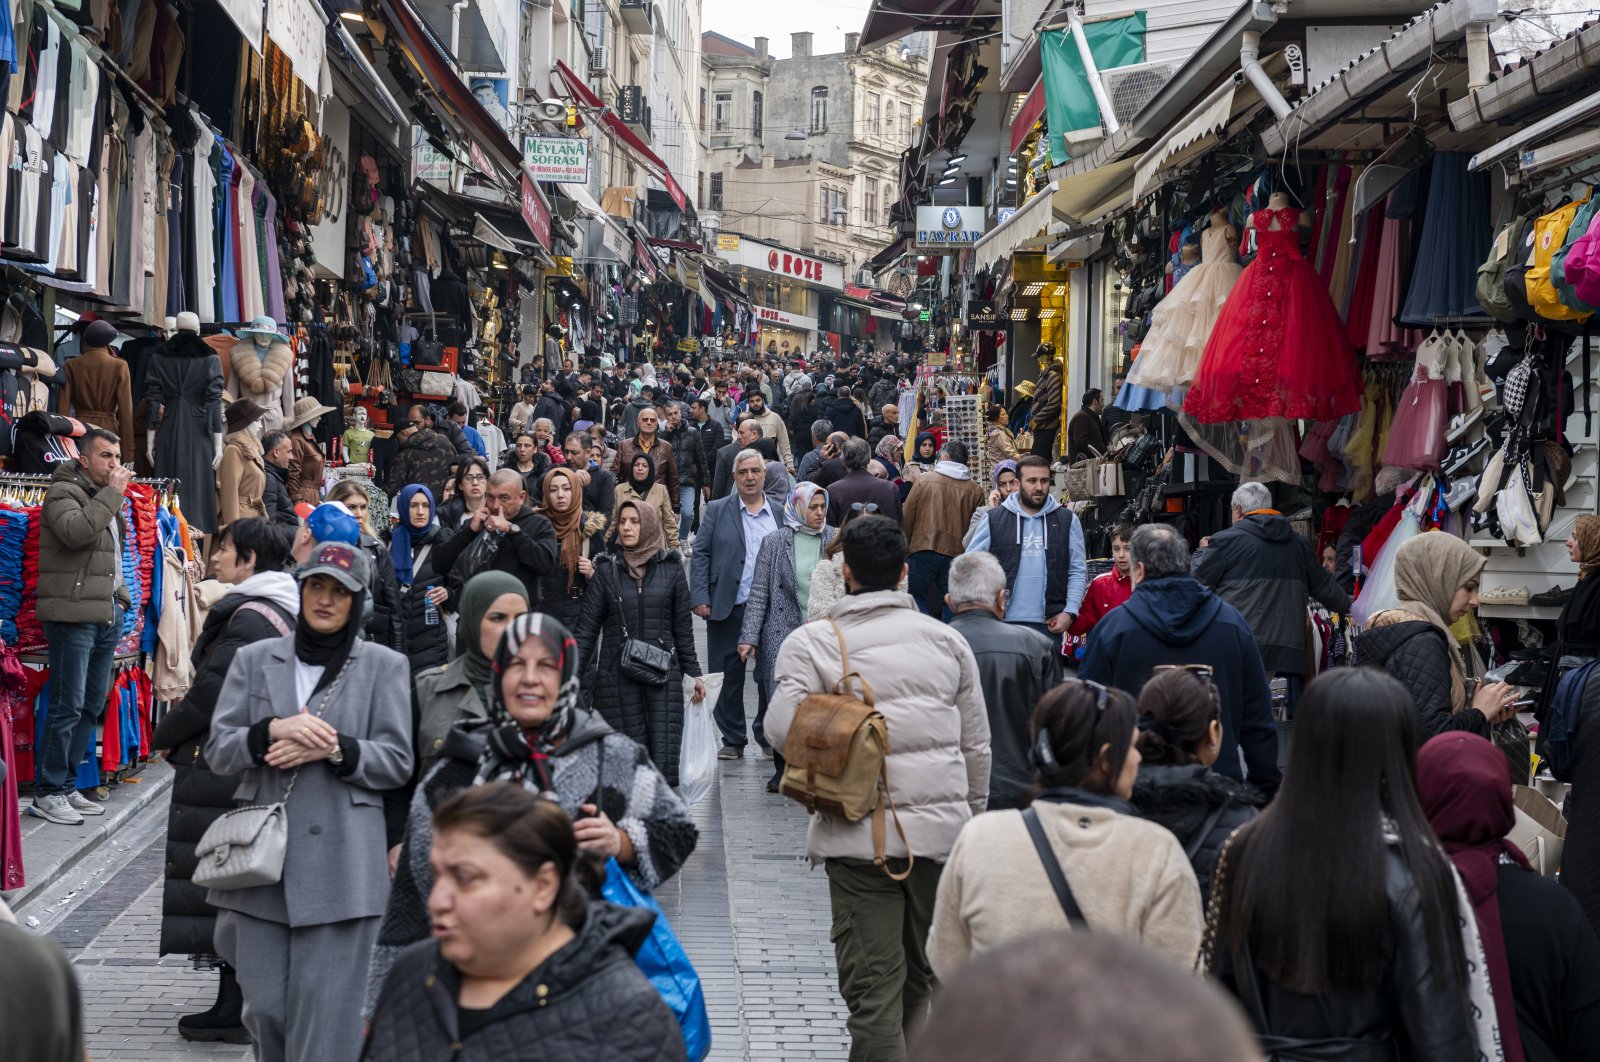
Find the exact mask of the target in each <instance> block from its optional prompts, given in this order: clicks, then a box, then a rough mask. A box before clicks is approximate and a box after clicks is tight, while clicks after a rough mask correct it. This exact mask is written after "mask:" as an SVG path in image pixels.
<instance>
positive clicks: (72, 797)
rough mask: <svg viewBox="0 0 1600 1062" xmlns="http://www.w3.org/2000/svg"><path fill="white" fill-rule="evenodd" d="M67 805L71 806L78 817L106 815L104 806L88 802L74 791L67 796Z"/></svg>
mask: <svg viewBox="0 0 1600 1062" xmlns="http://www.w3.org/2000/svg"><path fill="white" fill-rule="evenodd" d="M67 803H68V804H71V805H72V809H73V810H74V811H76V812H77V813H78V814H80V815H104V814H105V813H106V808H105V805H104V804H101V803H99V802H97V801H94V800H90V799H89V798H88V797H86V796H84V795H83V794H82V793H80V792H78V791H77V790H76V789H74V790H73V791H72V792H70V793H68V794H67Z"/></svg>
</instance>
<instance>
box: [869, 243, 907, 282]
mask: <svg viewBox="0 0 1600 1062" xmlns="http://www.w3.org/2000/svg"><path fill="white" fill-rule="evenodd" d="M910 246H911V237H910V236H901V237H899V238H897V239H896V240H895V241H894V242H893V243H891V244H889V246H887V247H885V248H884V249H883V250H881V251H879V252H878V253H877V254H875V255H873V256H872V257H871V258H869V259H868V260H867V264H866V266H865V268H867V269H870V270H871V271H872V273H873V275H874V276H876V275H877V274H879V273H882V272H883V271H884V270H885V269H888V268H889V267H890V266H892V265H894V264H895V263H896V262H898V261H899V260H900V258H901V256H902V255H904V254H905V253H906V251H907V250H908V249H909V248H910Z"/></svg>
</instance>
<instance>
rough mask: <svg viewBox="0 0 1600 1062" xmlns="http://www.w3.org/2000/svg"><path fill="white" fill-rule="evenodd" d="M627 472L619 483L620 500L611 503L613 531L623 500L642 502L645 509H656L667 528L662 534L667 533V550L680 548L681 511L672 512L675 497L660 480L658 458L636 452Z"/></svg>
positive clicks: (658, 517) (662, 525) (662, 523)
mask: <svg viewBox="0 0 1600 1062" xmlns="http://www.w3.org/2000/svg"><path fill="white" fill-rule="evenodd" d="M623 472H624V475H623V478H622V480H621V481H620V482H619V483H618V484H617V492H616V500H615V501H614V502H613V503H612V505H611V526H612V528H613V530H614V529H615V528H616V525H617V515H618V514H619V513H621V512H622V505H623V503H624V502H638V503H639V504H640V506H641V507H643V508H647V509H654V510H655V512H656V522H657V523H659V524H660V525H661V527H662V528H663V529H664V530H663V532H662V533H663V534H664V535H665V536H666V547H667V549H670V550H676V549H677V548H678V514H677V513H675V512H673V511H672V497H671V495H669V494H668V493H667V485H666V484H665V483H658V482H656V463H655V460H654V459H653V458H651V456H650V455H649V454H647V453H643V452H638V453H635V454H634V455H633V460H632V461H631V462H629V464H628V467H627V468H625V469H624V470H623Z"/></svg>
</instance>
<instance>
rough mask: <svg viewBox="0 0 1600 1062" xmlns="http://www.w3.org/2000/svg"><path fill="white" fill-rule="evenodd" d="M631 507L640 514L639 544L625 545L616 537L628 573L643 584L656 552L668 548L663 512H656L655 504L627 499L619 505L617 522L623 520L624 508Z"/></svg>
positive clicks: (635, 580) (618, 550) (619, 522)
mask: <svg viewBox="0 0 1600 1062" xmlns="http://www.w3.org/2000/svg"><path fill="white" fill-rule="evenodd" d="M627 508H631V509H633V511H634V512H636V513H638V514H639V544H638V545H637V546H631V547H630V546H624V545H623V544H622V540H621V539H620V538H615V537H614V541H615V542H616V544H617V552H618V553H620V554H622V562H623V563H624V564H626V565H627V566H628V574H629V575H632V576H633V581H634V582H636V583H639V584H641V585H643V583H644V575H645V572H646V571H648V570H649V568H650V562H651V561H653V560H655V558H656V554H658V553H660V552H661V551H662V550H663V549H665V548H666V545H667V540H666V536H665V535H664V534H663V533H662V531H661V514H660V513H658V512H656V507H655V506H654V505H644V504H642V503H640V502H637V501H631V500H630V501H625V502H623V503H622V504H621V505H619V506H617V523H618V524H619V525H620V524H621V522H622V510H623V509H627Z"/></svg>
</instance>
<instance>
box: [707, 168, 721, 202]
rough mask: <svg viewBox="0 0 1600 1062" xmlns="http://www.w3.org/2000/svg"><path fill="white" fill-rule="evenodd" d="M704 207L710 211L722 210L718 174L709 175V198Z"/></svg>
mask: <svg viewBox="0 0 1600 1062" xmlns="http://www.w3.org/2000/svg"><path fill="white" fill-rule="evenodd" d="M706 205H707V207H708V208H709V209H711V210H721V209H722V174H720V173H713V174H712V175H711V198H710V202H709V203H707V204H706Z"/></svg>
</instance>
